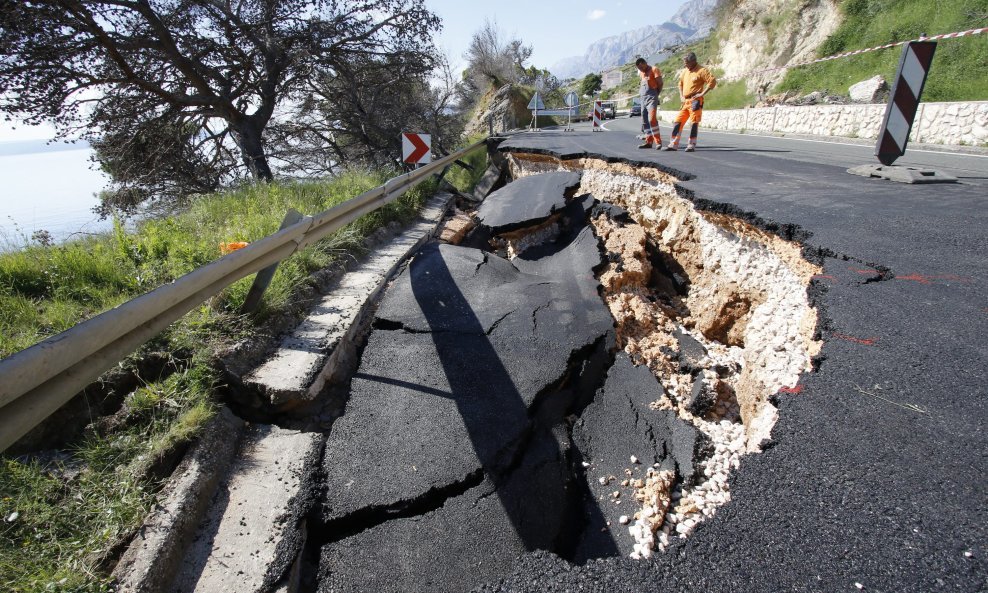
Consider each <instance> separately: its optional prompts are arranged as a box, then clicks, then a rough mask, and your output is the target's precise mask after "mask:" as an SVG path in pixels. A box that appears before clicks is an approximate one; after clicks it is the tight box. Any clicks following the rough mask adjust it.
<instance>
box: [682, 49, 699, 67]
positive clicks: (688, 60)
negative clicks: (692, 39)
mask: <svg viewBox="0 0 988 593" xmlns="http://www.w3.org/2000/svg"><path fill="white" fill-rule="evenodd" d="M683 65H684V66H686V67H687V68H689V69H690V70H692V69H693V68H696V54H695V53H693V52H689V53H688V54H686V55H685V56H683Z"/></svg>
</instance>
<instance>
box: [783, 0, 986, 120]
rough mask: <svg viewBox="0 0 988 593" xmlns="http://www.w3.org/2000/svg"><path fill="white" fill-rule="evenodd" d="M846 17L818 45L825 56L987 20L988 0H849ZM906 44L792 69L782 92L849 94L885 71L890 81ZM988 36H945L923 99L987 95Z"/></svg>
mask: <svg viewBox="0 0 988 593" xmlns="http://www.w3.org/2000/svg"><path fill="white" fill-rule="evenodd" d="M841 12H842V13H843V17H844V18H843V22H842V23H841V25H840V27H839V28H838V29H837V31H835V32H834V34H833V35H831V36H830V37H828V38H827V40H826V41H824V42H823V44H821V45H820V47H819V49H818V50H817V56H819V57H825V56H829V55H834V54H838V53H843V52H848V51H853V50H856V49H862V48H867V47H875V46H879V45H882V44H885V43H891V42H894V41H903V40H906V39H914V38H918V37H919V36H920V35H921V34H926V35H929V36H932V35H938V34H941V33H951V32H954V31H963V30H967V29H973V28H977V27H984V26H988V0H938V1H937V2H929V1H928V0H844V2H842V3H841ZM901 53H902V49H901V48H893V49H888V50H882V51H876V52H869V53H865V54H861V55H858V56H851V57H848V58H842V59H840V60H834V61H832V62H823V63H820V64H813V65H811V66H804V67H802V68H796V69H794V70H790V71H789V72H788V74H787V75H786V77H785V79H784V80H783V81H782V82H781V83H780V84H779V85H778V87H777V88H776V89H775V90H776V91H778V92H785V91H796V92H798V93H800V94H806V93H809V92H812V91H818V90H819V91H824V90H826V91H829V92H832V93H836V94H842V95H845V94H847V89H848V87H850V86H851V85H852V84H854V83H857V82H860V81H862V80H865V79H868V78H871V77H872V76H875V75H876V74H881V75H882V76H884V77H885V79H886V80H888V81H889V84H890V85H891V84H892V83H893V81H894V77H895V71H896V68H897V67H898V65H899V57H900V56H901ZM986 69H988V36H985V35H976V36H972V37H964V38H960V39H948V40H942V41H940V42H939V43H938V45H937V51H936V55H935V57H934V59H933V66H932V68H931V69H930V74H929V78H928V79H927V83H926V88H925V90H924V91H923V100H924V101H974V100H985V99H988V76H985V75H984V73H985V71H986Z"/></svg>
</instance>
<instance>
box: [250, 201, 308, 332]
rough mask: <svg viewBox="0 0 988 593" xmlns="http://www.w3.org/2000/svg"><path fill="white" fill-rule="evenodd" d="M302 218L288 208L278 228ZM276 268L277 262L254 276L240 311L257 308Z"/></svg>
mask: <svg viewBox="0 0 988 593" xmlns="http://www.w3.org/2000/svg"><path fill="white" fill-rule="evenodd" d="M303 218H305V217H304V216H302V214H301V213H300V212H298V211H296V210H294V209H292V208H289V209H288V214H285V219H284V220H282V221H281V227H280V228H279V229H278V230H284V229H286V228H288V227H290V226H292V225H293V224H295V223H297V222H299V221H300V220H302V219H303ZM277 270H278V264H277V263H273V264H271V265H270V266H268V267H266V268H264V269H263V270H261V271H260V272H258V273H257V275H256V276H254V284H252V285H251V287H250V291H249V292H248V293H247V298H245V299H244V304H243V305H241V307H240V312H241V313H253V312H254V311H256V310H257V307H258V306H260V304H261V299H262V298H263V297H264V291H265V290H267V289H268V286H270V285H271V281H272V280H274V273H275V272H276V271H277Z"/></svg>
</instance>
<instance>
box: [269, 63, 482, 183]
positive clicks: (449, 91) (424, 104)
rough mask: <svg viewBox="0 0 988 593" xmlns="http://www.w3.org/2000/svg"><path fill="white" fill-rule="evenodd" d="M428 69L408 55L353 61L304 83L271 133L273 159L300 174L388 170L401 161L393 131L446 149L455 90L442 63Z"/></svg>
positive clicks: (454, 118)
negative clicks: (275, 134) (302, 95)
mask: <svg viewBox="0 0 988 593" xmlns="http://www.w3.org/2000/svg"><path fill="white" fill-rule="evenodd" d="M439 66H440V68H439V72H440V74H441V80H439V81H438V82H437V81H435V80H430V76H431V75H433V74H434V72H435V69H433V68H432V66H431V65H430V64H425V63H423V62H421V61H419V60H417V59H415V57H414V56H407V55H400V54H395V55H390V56H380V57H378V56H373V57H359V58H358V59H357V60H355V61H354V62H352V63H350V64H341V65H339V66H338V67H337V68H335V69H334V70H333V71H332V72H324V73H322V74H321V75H320V76H319V77H317V78H314V79H313V80H311V81H310V85H309V92H308V94H307V96H306V99H305V101H303V102H301V103H300V104H299V105H298V106H297V108H296V109H295V111H294V113H293V116H292V117H291V118H289V121H291V122H292V123H291V125H288V126H285V127H283V128H279V130H281V131H283V132H284V134H285V136H284V137H283V138H281V139H279V140H278V141H276V142H275V144H276V145H278V146H280V147H281V150H280V151H279V152H278V153H277V154H276V157H277V158H278V159H279V160H280V161H282V162H283V163H284V168H285V169H286V170H291V171H293V172H295V173H297V174H300V175H321V174H327V173H334V172H336V171H337V170H338V169H339V168H341V167H348V166H353V165H367V166H374V167H394V166H395V165H397V164H398V163H399V162H400V160H401V133H402V132H408V131H414V132H427V133H429V134H431V135H432V147H433V150H435V151H437V152H440V153H443V152H449V151H451V150H452V149H453V147H454V144H455V143H456V142H457V141H458V140H459V138H460V136H461V133H462V131H463V120H462V117H461V116H460V115H459V114H458V113H456V111H455V110H454V109H453V105H452V103H453V98H454V96H455V90H456V88H455V87H456V85H455V82H454V81H453V77H452V74H451V73H450V71H449V67H448V64H447V63H446V61H445V60H442V61H441V62H440V64H439Z"/></svg>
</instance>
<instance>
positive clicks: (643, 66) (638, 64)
mask: <svg viewBox="0 0 988 593" xmlns="http://www.w3.org/2000/svg"><path fill="white" fill-rule="evenodd" d="M635 68H638V70H639V71H640V72H644V71H646V70H648V62H646V61H645V58H638V59H637V60H635Z"/></svg>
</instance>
